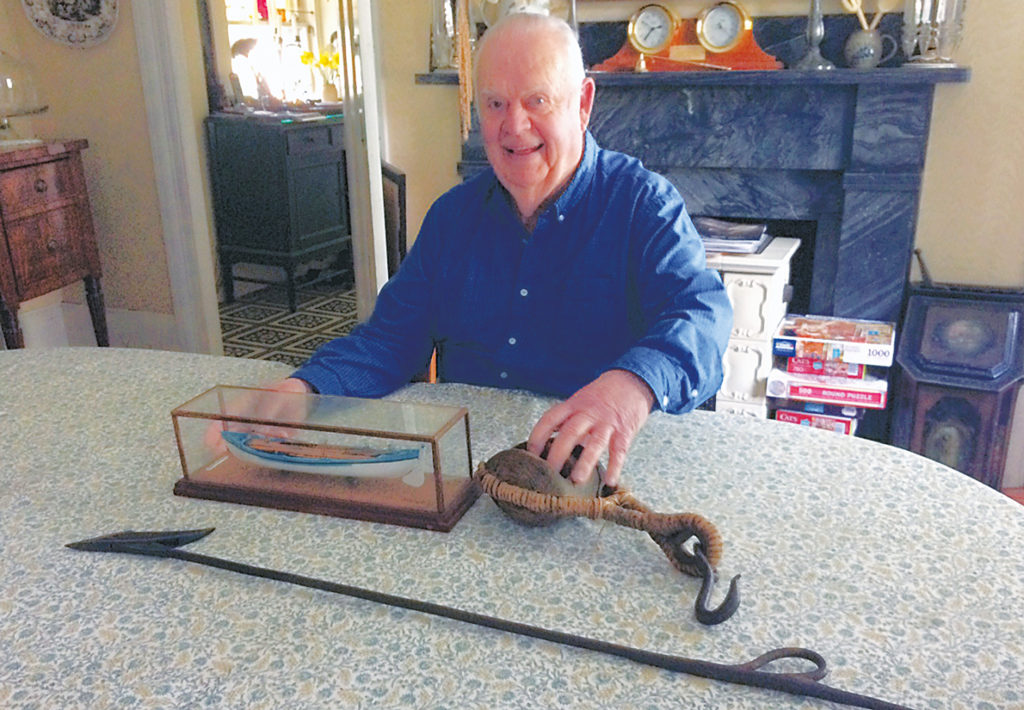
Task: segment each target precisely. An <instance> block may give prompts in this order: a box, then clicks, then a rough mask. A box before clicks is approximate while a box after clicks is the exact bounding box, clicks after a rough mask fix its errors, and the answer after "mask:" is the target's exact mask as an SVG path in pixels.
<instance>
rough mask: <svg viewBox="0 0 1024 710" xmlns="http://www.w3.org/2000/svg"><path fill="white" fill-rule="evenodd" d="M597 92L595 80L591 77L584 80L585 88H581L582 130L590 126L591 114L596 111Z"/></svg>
mask: <svg viewBox="0 0 1024 710" xmlns="http://www.w3.org/2000/svg"><path fill="white" fill-rule="evenodd" d="M596 91H597V87H596V86H595V84H594V80H593V79H591V78H590V77H589V76H588V77H587V78H585V79H584V80H583V86H582V87H581V88H580V128H581V129H582V130H584V131H585V130H587V126H588V125H590V112H591V111H593V110H594V94H595V92H596Z"/></svg>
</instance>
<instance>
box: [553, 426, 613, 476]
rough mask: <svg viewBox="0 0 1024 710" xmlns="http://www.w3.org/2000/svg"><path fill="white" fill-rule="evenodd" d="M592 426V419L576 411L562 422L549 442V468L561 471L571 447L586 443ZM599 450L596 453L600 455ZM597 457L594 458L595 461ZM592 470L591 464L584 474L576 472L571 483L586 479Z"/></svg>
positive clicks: (571, 449) (570, 452)
mask: <svg viewBox="0 0 1024 710" xmlns="http://www.w3.org/2000/svg"><path fill="white" fill-rule="evenodd" d="M593 426H594V420H593V419H592V418H591V417H589V416H587V415H586V414H583V413H580V412H576V413H575V414H573V415H572V416H571V417H569V418H568V419H566V420H565V422H563V424H562V426H561V427H559V429H558V436H556V437H555V438H554V440H553V441H552V443H551V449H550V450H549V451H548V455H547V460H548V463H549V464H551V468H553V469H555V470H556V471H561V470H562V466H564V465H565V461H566V459H568V458H569V456H570V455H571V454H572V451H573V449H575V448H576V446H577V444H579V445H584V446H585V445H586V444H587V436H588V434H589V433H590V430H591V428H592V427H593ZM600 453H603V452H599V454H598V455H600ZM596 460H597V459H595V461H596ZM578 468H579V465H578V462H577V466H576V467H575V468H574V469H573V471H576V470H577V469H578ZM592 470H593V464H591V467H590V468H588V469H587V472H586V474H585V475H584V474H583V473H576V474H574V476H573V477H572V479H571V480H572V482H573V483H580V482H582V481H585V480H587V478H589V477H590V472H591V471H592Z"/></svg>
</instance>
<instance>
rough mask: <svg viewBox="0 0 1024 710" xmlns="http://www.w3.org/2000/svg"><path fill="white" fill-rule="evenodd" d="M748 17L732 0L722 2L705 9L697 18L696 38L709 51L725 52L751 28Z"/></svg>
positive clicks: (737, 42)
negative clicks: (730, 0)
mask: <svg viewBox="0 0 1024 710" xmlns="http://www.w3.org/2000/svg"><path fill="white" fill-rule="evenodd" d="M751 26H752V25H751V22H750V17H749V16H748V15H747V14H746V12H744V11H743V9H742V8H741V7H740V6H739V5H737V4H735V3H732V2H722V3H718V4H717V5H712V6H711V7H709V8H707V9H705V10H704V11H703V12H701V14H700V17H698V18H697V39H698V40H700V43H701V44H702V45H703V46H704V48H705V49H706V50H708V51H709V52H727V51H729V50H730V49H732V48H733V47H735V46H736V45H737V44H739V41H740V39H742V37H743V33H744V32H745V31H747V30H749V29H750V28H751Z"/></svg>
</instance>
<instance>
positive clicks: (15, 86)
mask: <svg viewBox="0 0 1024 710" xmlns="http://www.w3.org/2000/svg"><path fill="white" fill-rule="evenodd" d="M46 109H47V106H46V104H45V103H44V102H43V101H42V99H41V98H40V97H39V90H38V89H37V88H36V82H35V77H34V76H33V74H32V68H31V66H29V65H28V64H27V63H26V62H23V61H21V60H18V59H15V58H14V57H12V56H11V55H9V54H7V53H6V52H4V51H3V50H0V150H2V149H10V148H17V147H23V146H28V145H35V144H38V143H42V140H41V139H39V138H21V137H19V136H18V135H17V133H15V131H14V128H13V127H12V126H11V124H10V121H9V120H8V119H10V118H13V117H15V116H28V115H30V114H34V113H42V112H43V111H45V110H46Z"/></svg>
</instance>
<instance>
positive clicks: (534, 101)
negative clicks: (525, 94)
mask: <svg viewBox="0 0 1024 710" xmlns="http://www.w3.org/2000/svg"><path fill="white" fill-rule="evenodd" d="M529 104H530V106H532V107H533V108H545V107H546V106H547V105H548V97H547V96H531V97H530V101H529Z"/></svg>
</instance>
